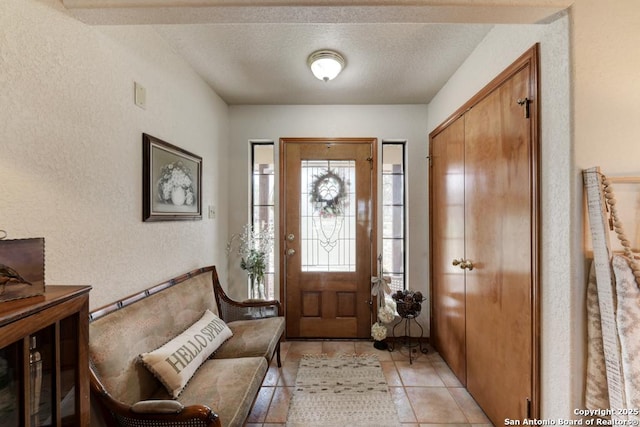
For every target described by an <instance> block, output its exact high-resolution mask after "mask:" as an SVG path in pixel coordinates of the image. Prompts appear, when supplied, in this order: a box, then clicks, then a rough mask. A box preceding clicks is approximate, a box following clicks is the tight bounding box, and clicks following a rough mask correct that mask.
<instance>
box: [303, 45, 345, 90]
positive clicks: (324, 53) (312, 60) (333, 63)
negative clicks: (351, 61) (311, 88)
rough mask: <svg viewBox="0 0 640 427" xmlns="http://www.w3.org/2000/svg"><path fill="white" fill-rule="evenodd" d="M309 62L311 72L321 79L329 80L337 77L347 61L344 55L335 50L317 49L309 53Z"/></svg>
mask: <svg viewBox="0 0 640 427" xmlns="http://www.w3.org/2000/svg"><path fill="white" fill-rule="evenodd" d="M307 64H308V65H309V68H311V72H312V73H313V75H314V76H316V78H317V79H319V80H324V81H325V82H328V81H329V80H333V79H335V78H336V76H337V75H338V74H340V71H342V69H343V68H344V65H345V62H344V58H343V57H342V55H340V54H339V53H338V52H335V51H333V50H326V49H323V50H317V51H315V52H313V53H312V54H311V55H309V58H308V59H307Z"/></svg>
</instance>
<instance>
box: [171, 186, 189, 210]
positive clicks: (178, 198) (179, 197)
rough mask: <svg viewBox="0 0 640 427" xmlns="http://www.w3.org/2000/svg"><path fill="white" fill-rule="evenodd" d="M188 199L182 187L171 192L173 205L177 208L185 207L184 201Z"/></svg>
mask: <svg viewBox="0 0 640 427" xmlns="http://www.w3.org/2000/svg"><path fill="white" fill-rule="evenodd" d="M186 199H187V193H186V192H185V191H184V188H182V187H175V188H174V189H173V190H171V203H173V204H174V205H176V206H182V205H184V201H185V200H186Z"/></svg>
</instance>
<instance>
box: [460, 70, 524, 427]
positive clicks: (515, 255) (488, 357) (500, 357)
mask: <svg viewBox="0 0 640 427" xmlns="http://www.w3.org/2000/svg"><path fill="white" fill-rule="evenodd" d="M530 68H531V66H530V65H528V66H525V67H523V68H521V69H520V70H519V71H517V72H516V73H515V74H513V75H512V77H510V78H509V79H507V80H506V81H504V82H503V83H502V84H500V86H499V87H497V88H496V89H495V90H493V91H492V92H491V93H489V94H488V95H487V96H486V97H484V98H483V99H482V100H481V101H479V102H478V103H477V104H475V105H474V106H473V107H472V108H471V109H470V110H469V111H468V112H467V113H466V114H465V208H466V212H465V258H466V259H467V260H468V261H471V262H472V263H473V269H469V268H467V271H466V351H467V389H468V390H469V393H471V395H472V396H473V397H474V399H475V400H476V401H477V402H478V404H479V405H480V406H481V407H482V409H483V410H484V411H485V413H486V414H487V415H488V416H489V418H490V419H491V420H492V421H493V422H494V423H495V424H496V425H498V424H501V423H503V422H504V420H505V419H507V418H510V419H523V418H526V417H527V416H530V415H529V411H530V403H529V402H531V400H532V398H533V397H532V395H533V378H532V376H533V357H534V348H533V340H534V335H533V330H534V329H533V311H532V310H533V308H532V307H533V304H532V297H533V289H534V287H533V265H534V261H535V259H536V258H535V257H534V253H533V245H534V242H535V239H534V234H533V233H534V231H533V230H534V224H533V218H534V209H533V200H534V195H533V191H534V189H535V188H536V186H535V184H534V182H533V177H534V176H535V173H534V171H533V167H532V165H533V164H534V162H533V160H532V157H533V156H534V154H533V153H534V151H533V150H532V135H531V127H530V123H531V122H530V118H529V117H527V112H528V107H529V106H528V105H527V104H526V102H527V101H525V103H523V102H522V100H524V99H525V98H527V99H532V98H535V97H534V96H533V94H531V93H530V87H529V82H530V77H531V76H530V72H531V69H530ZM519 99H520V100H521V101H520V103H518V100H519Z"/></svg>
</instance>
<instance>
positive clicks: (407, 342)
mask: <svg viewBox="0 0 640 427" xmlns="http://www.w3.org/2000/svg"><path fill="white" fill-rule="evenodd" d="M400 316H401V317H402V320H400V322H398V323H396V324H395V325H394V326H393V332H392V334H393V337H394V339H393V340H391V341H392V342H390V343H389V351H394V350H395V346H396V340H395V338H403V343H402V346H403V347H406V348H407V349H408V350H409V364H410V365H412V364H413V359H414V353H417V352H418V349H420V353H423V354H427V352H428V351H429V350H428V349H427V348H426V347H423V345H422V340H423V338H424V329H423V328H422V325H421V324H420V322H418V321H417V320H416V317H417V316H416V315H413V314H407V315H404V316H403V315H402V314H401V315H400ZM412 321H413V323H414V324H415V325H417V326H418V328H419V329H420V336H419V337H412V336H411V322H412ZM400 325H403V326H404V336H403V337H398V336H397V335H396V329H397V328H398V326H400ZM401 330H402V328H401Z"/></svg>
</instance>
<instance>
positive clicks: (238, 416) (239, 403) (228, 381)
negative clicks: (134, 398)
mask: <svg viewBox="0 0 640 427" xmlns="http://www.w3.org/2000/svg"><path fill="white" fill-rule="evenodd" d="M267 368H268V365H267V360H266V359H265V358H264V357H243V358H238V359H209V360H207V361H206V362H204V363H203V364H202V365H201V366H200V369H198V372H197V373H196V375H194V376H193V377H192V378H191V380H190V381H189V383H188V384H187V386H186V387H185V388H184V390H183V391H182V393H181V394H180V397H179V398H178V399H177V400H178V401H179V402H180V403H182V404H183V405H185V406H189V405H195V404H205V405H207V406H209V407H210V408H211V409H212V410H213V411H214V412H216V413H217V414H218V415H219V416H220V421H221V422H222V425H223V426H225V427H241V426H242V425H243V423H244V421H245V419H246V418H247V416H248V415H249V412H250V411H251V405H252V404H253V399H254V397H255V396H257V394H258V392H259V391H260V386H261V385H262V380H263V379H264V377H265V375H266V373H267ZM153 398H154V399H168V398H169V395H168V393H167V391H166V390H165V389H164V388H162V389H159V390H158V393H157V394H156V395H154V396H153Z"/></svg>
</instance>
